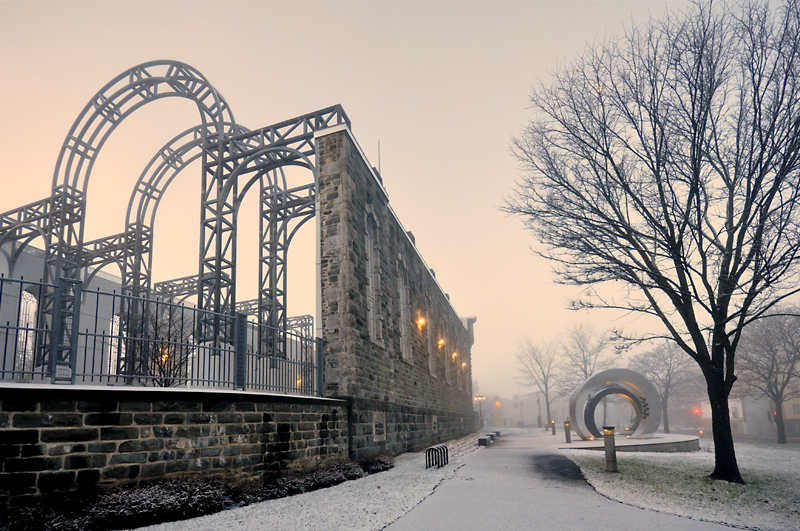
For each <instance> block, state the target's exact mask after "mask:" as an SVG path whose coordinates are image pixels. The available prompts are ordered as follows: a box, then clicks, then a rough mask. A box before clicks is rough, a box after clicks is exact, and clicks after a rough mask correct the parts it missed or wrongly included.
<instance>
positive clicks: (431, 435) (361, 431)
mask: <svg viewBox="0 0 800 531" xmlns="http://www.w3.org/2000/svg"><path fill="white" fill-rule="evenodd" d="M349 424H350V426H349V431H350V457H351V458H352V459H360V458H362V457H365V456H368V455H372V454H375V453H388V454H394V455H396V454H401V453H403V452H416V451H420V450H423V449H424V448H427V447H428V446H431V445H432V444H434V443H435V442H440V441H447V440H450V439H455V438H458V437H460V436H462V435H464V434H466V433H470V432H472V431H474V430H475V429H476V425H475V416H474V415H473V414H472V413H471V412H469V413H465V414H458V413H455V412H453V411H446V410H435V409H426V408H420V407H413V406H402V405H399V404H393V403H391V402H384V401H380V400H369V399H363V398H362V399H355V400H353V401H352V403H351V408H350V422H349Z"/></svg>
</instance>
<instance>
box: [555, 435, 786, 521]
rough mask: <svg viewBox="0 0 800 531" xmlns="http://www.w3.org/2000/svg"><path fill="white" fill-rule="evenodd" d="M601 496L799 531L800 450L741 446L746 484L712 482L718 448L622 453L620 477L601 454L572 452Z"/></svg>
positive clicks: (740, 459)
mask: <svg viewBox="0 0 800 531" xmlns="http://www.w3.org/2000/svg"><path fill="white" fill-rule="evenodd" d="M567 455H568V456H569V458H570V459H572V460H573V461H574V462H575V463H576V464H577V465H578V466H580V467H581V470H582V471H583V475H584V477H586V479H587V480H588V481H589V483H591V485H592V486H593V487H594V488H595V490H596V491H597V492H599V493H600V494H602V495H604V496H606V497H608V498H611V499H613V500H617V501H620V502H622V503H627V504H630V505H634V506H636V507H642V508H644V509H652V510H655V511H661V512H665V513H670V514H675V515H679V516H686V517H689V518H693V519H696V520H705V521H709V522H718V523H722V524H726V525H731V526H735V527H741V528H746V529H757V530H770V531H773V530H774V531H789V530H800V448H798V447H797V446H789V447H785V446H784V447H777V446H757V445H752V444H743V443H737V444H736V456H737V459H738V462H739V470H740V471H741V473H742V478H743V479H744V480H745V481H746V482H747V485H737V484H733V483H726V482H723V481H714V480H710V479H707V478H706V476H708V474H709V473H711V471H712V470H713V468H714V449H713V445H711V443H709V442H707V441H703V444H702V448H701V450H700V451H699V452H693V453H680V454H675V453H672V454H665V453H659V454H656V453H653V454H649V453H632V452H630V453H629V452H625V453H622V452H619V453H617V464H618V467H619V472H620V473H619V474H609V473H606V471H605V456H604V454H603V453H602V452H593V451H585V450H584V451H581V450H569V451H568V452H567Z"/></svg>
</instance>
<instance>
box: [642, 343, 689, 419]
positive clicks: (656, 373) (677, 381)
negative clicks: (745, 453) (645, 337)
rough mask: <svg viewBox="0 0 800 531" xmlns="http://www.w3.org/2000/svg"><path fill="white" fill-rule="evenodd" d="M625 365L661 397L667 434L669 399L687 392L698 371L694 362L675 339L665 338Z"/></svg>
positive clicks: (662, 415) (662, 416) (662, 414)
mask: <svg viewBox="0 0 800 531" xmlns="http://www.w3.org/2000/svg"><path fill="white" fill-rule="evenodd" d="M628 368H629V369H631V370H633V371H636V372H638V373H639V374H641V375H643V376H644V377H645V378H647V379H648V380H650V382H652V383H653V385H655V387H656V389H657V390H658V396H659V398H661V418H662V422H663V423H664V433H669V415H668V414H667V404H668V403H669V400H670V398H672V397H674V396H675V395H676V394H677V393H681V392H686V391H687V390H688V388H689V386H690V385H691V384H692V383H693V382H694V381H696V373H698V372H699V371H697V368H696V367H695V364H694V363H693V362H692V360H691V358H689V357H687V356H686V353H684V352H683V351H682V350H681V349H680V348H679V347H678V346H677V345H676V344H675V343H674V342H668V341H665V342H664V343H661V344H660V345H658V346H657V347H656V348H654V349H653V350H650V351H648V352H643V353H641V354H637V355H635V356H634V357H633V358H631V360H630V362H629V363H628ZM692 369H694V370H692Z"/></svg>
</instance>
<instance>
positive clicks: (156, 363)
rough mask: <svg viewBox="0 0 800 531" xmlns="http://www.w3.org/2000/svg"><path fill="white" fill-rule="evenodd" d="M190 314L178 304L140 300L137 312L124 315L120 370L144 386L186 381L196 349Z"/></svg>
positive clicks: (174, 384) (174, 383)
mask: <svg viewBox="0 0 800 531" xmlns="http://www.w3.org/2000/svg"><path fill="white" fill-rule="evenodd" d="M193 315H194V314H193V312H185V311H184V308H183V307H180V306H174V305H167V304H163V303H154V302H147V301H141V302H139V304H138V311H132V312H129V313H128V315H127V319H126V326H125V332H124V336H123V337H122V341H121V343H122V344H123V345H124V347H123V349H122V353H121V356H120V357H121V361H120V364H121V367H122V370H121V372H122V373H123V374H124V375H125V376H126V377H128V379H130V380H131V381H136V382H138V383H140V384H142V385H146V386H154V387H175V386H178V385H181V384H184V383H186V381H187V378H188V377H189V370H190V365H191V362H192V358H193V355H194V353H195V351H196V345H195V341H194V329H195V325H196V323H195V321H194V320H193V319H192V316H193Z"/></svg>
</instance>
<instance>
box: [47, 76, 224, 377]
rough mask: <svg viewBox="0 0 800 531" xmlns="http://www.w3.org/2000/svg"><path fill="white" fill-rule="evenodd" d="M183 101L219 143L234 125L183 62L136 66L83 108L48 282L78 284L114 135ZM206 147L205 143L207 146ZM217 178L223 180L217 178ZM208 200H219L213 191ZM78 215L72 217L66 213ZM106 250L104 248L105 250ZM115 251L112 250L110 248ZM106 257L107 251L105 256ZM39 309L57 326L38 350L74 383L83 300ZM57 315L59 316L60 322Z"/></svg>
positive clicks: (65, 176)
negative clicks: (106, 148) (157, 104)
mask: <svg viewBox="0 0 800 531" xmlns="http://www.w3.org/2000/svg"><path fill="white" fill-rule="evenodd" d="M167 97H180V98H185V99H189V100H191V101H193V102H194V103H195V104H196V105H197V108H198V111H199V113H200V117H201V121H202V123H203V125H209V126H213V128H214V132H215V135H216V136H217V137H218V139H217V140H219V139H220V138H222V137H224V136H225V131H224V129H223V124H225V123H235V120H234V118H233V114H232V113H231V111H230V108H229V106H228V104H227V102H226V101H225V99H224V98H223V97H222V96H221V95H220V94H219V93H218V92H217V91H216V89H214V87H213V86H212V85H211V84H210V83H209V82H208V80H207V79H206V78H205V77H204V76H203V75H202V74H200V72H198V71H197V70H195V69H194V68H192V67H191V66H189V65H186V64H184V63H180V62H178V61H152V62H149V63H143V64H140V65H137V66H135V67H133V68H131V69H129V70H127V71H125V72H123V73H121V74H120V75H118V76H117V77H115V78H114V79H112V80H111V81H110V82H109V83H108V84H106V85H105V86H104V87H103V88H102V89H100V91H98V92H97V93H96V94H95V95H94V96H93V97H92V99H91V100H90V101H89V103H87V105H86V106H85V107H84V108H83V110H82V111H81V113H80V114H79V115H78V118H77V119H76V120H75V122H74V123H73V125H72V127H71V128H70V130H69V133H68V134H67V137H66V139H65V140H64V143H63V145H62V147H61V151H60V152H59V156H58V159H57V162H56V168H55V172H54V174H53V185H52V192H51V196H52V197H57V196H61V197H63V200H62V204H61V208H56V207H55V205H53V206H52V207H51V208H50V211H49V213H48V218H49V219H48V224H49V227H48V228H49V230H48V231H47V238H46V245H45V268H44V274H43V279H44V281H45V282H49V281H54V280H55V279H57V278H61V277H64V278H69V279H76V278H77V277H78V276H79V274H80V269H81V266H82V264H83V235H84V223H83V221H84V217H85V211H86V191H87V188H88V184H89V177H90V175H91V171H92V168H93V166H94V163H95V161H96V160H97V156H98V154H99V152H100V150H101V148H102V147H103V145H104V144H105V142H106V140H107V139H108V137H109V136H110V135H111V133H112V132H113V131H114V130H115V129H116V128H117V126H118V125H119V124H120V123H122V121H123V120H124V119H125V118H127V117H128V116H130V115H131V114H132V113H133V112H135V111H136V110H137V109H139V108H140V107H142V106H143V105H146V104H148V103H150V102H152V101H156V100H159V99H162V98H167ZM206 143H207V142H204V144H206ZM216 177H217V178H218V179H219V178H222V176H216ZM209 195H212V196H213V195H214V194H213V192H212V193H211V194H209ZM69 212H73V213H74V214H73V215H71V216H68V215H67V213H69ZM100 247H101V249H102V247H103V246H102V245H101V246H100ZM108 250H109V251H110V248H109V249H108ZM101 253H102V251H101ZM42 299H43V300H42V302H41V305H40V308H41V309H40V315H41V318H40V322H41V324H42V326H47V321H48V320H50V321H52V329H53V337H54V338H56V339H55V340H54V341H52V344H51V345H43V346H42V347H41V348H37V351H44V352H42V353H41V354H40V356H41V357H42V358H44V357H45V356H48V357H49V359H50V361H49V364H50V366H51V367H52V372H53V373H54V374H53V375H52V377H53V379H54V381H60V380H71V379H72V369H71V363H70V360H69V357H70V355H71V354H70V353H71V352H72V351H73V350H74V349H73V345H72V343H73V341H72V340H71V339H70V338H73V337H75V336H76V334H75V331H74V330H71V322H72V320H71V319H69V318H66V317H64V318H62V317H61V316H62V315H63V316H67V315H70V314H73V313H75V312H76V311H77V310H78V309H77V308H76V307H74V305H75V304H79V299H78V298H69V299H66V300H62V301H58V305H59V306H60V307H59V308H56V303H57V301H56V300H55V298H54V295H53V293H49V292H47V293H45V294H44V296H43V297H42ZM56 315H58V317H56Z"/></svg>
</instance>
